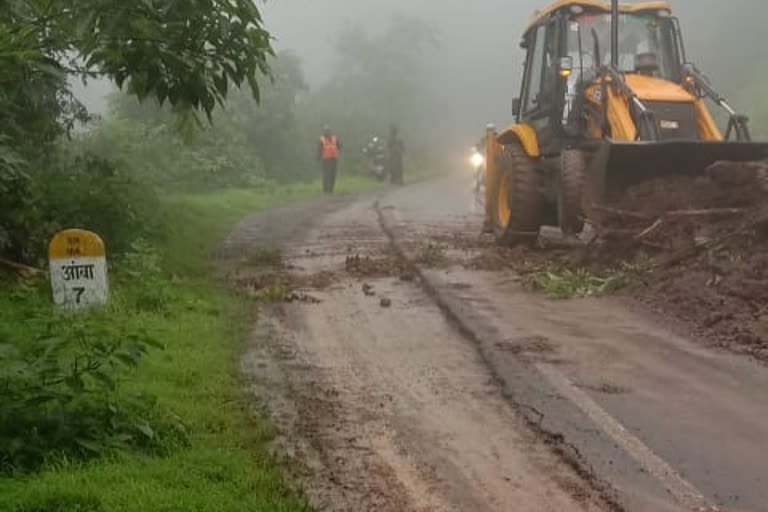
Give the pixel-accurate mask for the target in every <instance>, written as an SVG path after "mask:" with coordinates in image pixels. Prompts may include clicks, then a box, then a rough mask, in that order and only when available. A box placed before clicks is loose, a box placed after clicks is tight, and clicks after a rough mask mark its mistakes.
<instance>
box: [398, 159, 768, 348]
mask: <svg viewBox="0 0 768 512" xmlns="http://www.w3.org/2000/svg"><path fill="white" fill-rule="evenodd" d="M592 219H593V221H594V223H593V228H594V231H595V234H596V238H595V239H594V240H593V242H592V243H590V244H589V245H587V246H582V247H577V248H554V249H546V250H542V249H538V248H535V247H530V246H518V247H514V248H504V247H498V246H495V244H494V243H493V237H492V236H490V235H487V236H479V235H477V233H476V229H477V227H476V226H475V232H471V231H467V230H466V229H464V227H463V226H456V227H455V228H454V229H453V232H451V228H450V227H447V226H445V225H444V226H443V230H442V232H440V231H439V230H438V229H435V228H433V229H432V230H431V233H424V234H423V235H424V236H422V233H419V234H417V235H416V236H413V235H412V237H413V239H412V240H411V241H410V244H411V246H412V248H411V249H410V252H411V254H417V251H418V249H416V248H413V247H421V248H422V249H421V250H423V247H425V246H428V245H429V244H440V243H442V244H445V245H446V246H448V247H450V248H451V249H452V250H451V251H450V253H451V254H452V255H454V258H453V259H452V260H451V263H453V264H455V265H459V266H461V267H463V268H465V269H469V270H479V271H500V270H511V271H513V272H515V273H516V274H518V275H520V276H521V279H523V280H524V281H525V280H526V279H527V278H530V279H528V280H527V281H526V282H528V283H529V284H530V285H531V286H533V287H538V286H539V284H538V283H537V278H538V277H539V276H540V275H542V273H543V274H544V275H545V276H546V274H550V277H552V276H556V277H558V278H559V277H561V278H562V279H563V280H566V281H574V282H573V283H572V287H571V289H568V290H565V291H563V293H562V297H561V298H565V297H567V296H569V294H573V296H580V295H579V293H583V294H584V296H590V295H591V294H593V293H602V292H604V291H610V292H618V290H619V289H621V290H620V292H618V293H621V294H622V295H624V296H629V297H631V298H633V299H634V300H636V301H639V302H640V303H642V304H644V305H645V306H646V307H648V308H650V309H652V310H653V311H655V312H658V313H661V314H663V315H665V316H668V317H670V318H672V319H674V320H682V321H683V322H684V323H685V324H687V325H688V326H689V327H690V328H691V329H693V331H694V333H695V334H696V336H697V338H699V339H702V340H705V341H707V342H708V343H710V344H712V345H715V346H717V347H721V348H725V349H728V350H731V351H735V352H738V353H744V354H748V355H751V356H754V357H755V358H757V359H759V360H762V361H766V362H768V163H752V164H734V163H728V162H721V163H718V164H715V165H713V166H712V167H710V168H709V169H708V170H707V174H706V175H705V176H700V177H695V178H694V177H687V176H672V177H666V178H661V179H656V180H652V181H648V182H644V183H641V184H639V185H636V186H633V187H631V188H629V189H628V190H627V191H626V193H625V194H623V195H622V196H621V197H620V198H618V199H616V200H614V201H611V202H610V203H609V204H607V205H601V206H598V207H595V208H594V210H593V212H592ZM456 254H460V256H459V257H455V255H456ZM579 280H581V281H583V282H584V283H583V286H582V284H580V283H577V282H575V281H579ZM580 286H582V287H581V288H580ZM583 287H588V288H589V289H584V288H583ZM556 295H557V294H556Z"/></svg>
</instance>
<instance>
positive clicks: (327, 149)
mask: <svg viewBox="0 0 768 512" xmlns="http://www.w3.org/2000/svg"><path fill="white" fill-rule="evenodd" d="M320 143H321V144H322V145H323V160H338V159H339V143H338V141H337V139H336V136H334V135H332V136H331V137H325V136H322V137H320Z"/></svg>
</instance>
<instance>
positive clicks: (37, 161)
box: [0, 0, 272, 263]
mask: <svg viewBox="0 0 768 512" xmlns="http://www.w3.org/2000/svg"><path fill="white" fill-rule="evenodd" d="M271 54H272V49H271V47H270V41H269V34H268V33H267V32H266V31H265V30H264V29H263V28H262V23H261V18H260V14H259V10H258V9H257V7H256V6H255V4H254V3H253V2H251V1H250V0H208V1H206V2H198V1H195V0H147V1H142V2H124V1H122V0H55V1H49V0H0V194H2V201H1V202H0V254H2V256H4V257H7V258H11V259H18V260H22V261H25V262H33V263H34V262H36V260H39V259H41V258H42V256H43V251H42V250H41V248H42V246H43V239H44V238H45V237H46V236H48V235H49V234H50V231H51V230H52V229H53V227H54V225H64V224H67V225H68V227H70V226H72V225H76V224H73V223H81V225H83V227H87V226H85V225H88V226H93V227H94V228H98V229H99V230H100V232H101V233H102V234H105V235H106V236H107V237H108V238H111V239H112V240H111V241H116V242H117V246H113V247H112V248H113V249H115V250H119V248H120V247H119V246H120V245H121V244H122V245H123V246H124V245H125V243H126V240H129V239H131V238H132V237H135V236H137V235H138V234H139V233H140V231H139V232H136V233H134V235H133V236H127V235H126V234H125V233H124V231H130V230H133V229H134V228H135V227H136V226H137V225H139V224H141V223H142V222H144V221H145V220H146V219H142V218H141V217H142V216H143V215H144V214H143V213H141V212H142V211H145V212H151V211H152V209H151V207H149V205H147V204H146V202H145V201H143V200H142V198H143V197H146V196H147V194H146V189H144V188H142V187H141V186H138V185H137V183H136V182H133V183H132V182H131V181H132V180H135V179H139V177H138V176H137V175H134V174H131V173H130V172H127V173H122V174H121V173H119V172H117V169H118V167H115V166H112V165H108V164H106V162H100V161H99V160H100V159H99V158H93V157H86V156H83V157H81V159H80V160H79V161H76V162H70V161H66V160H67V157H64V158H63V160H65V161H64V162H62V158H59V156H58V155H57V153H58V152H59V150H60V148H59V146H58V145H57V144H58V143H59V142H60V140H61V138H62V136H63V135H71V134H72V133H73V130H74V129H75V128H77V127H80V126H82V125H83V124H85V123H86V122H88V121H89V119H90V118H89V115H88V112H87V111H86V109H85V108H84V107H83V105H81V104H80V103H79V102H78V101H77V100H76V99H75V98H74V96H73V95H72V93H71V90H70V83H71V81H72V80H73V79H76V78H80V79H82V80H83V81H86V80H87V79H89V78H92V77H105V78H108V79H112V80H113V81H114V82H115V83H117V85H118V86H119V87H121V88H123V89H124V90H125V91H127V92H128V93H129V94H131V95H133V96H135V97H137V98H139V99H141V100H144V99H147V98H153V99H154V100H156V101H157V102H158V103H159V104H161V105H162V104H164V103H166V102H167V103H169V104H170V105H171V106H172V107H173V108H174V109H176V110H178V111H186V112H190V111H191V110H201V111H203V112H205V114H206V115H207V116H208V117H209V118H210V117H211V115H212V112H213V110H214V107H215V106H216V105H217V104H223V102H224V99H225V98H226V96H227V94H229V93H230V92H231V91H232V90H233V88H236V87H240V86H243V87H245V86H246V85H248V86H249V88H250V90H251V93H252V94H251V95H250V97H249V98H250V100H251V101H253V98H254V97H257V98H258V95H259V87H258V83H257V77H259V76H263V75H265V74H268V64H267V59H268V57H269V56H270V55H271ZM189 115H191V114H188V116H189ZM118 146H119V144H118ZM112 149H114V147H113V148H112ZM166 150H167V148H166ZM137 154H140V153H136V154H134V155H133V156H134V157H135V156H136V155H137ZM194 157H195V158H198V159H201V160H203V162H201V163H200V167H204V168H206V169H209V170H211V172H212V173H213V174H214V175H219V174H226V173H227V172H228V169H229V168H231V167H235V166H234V165H231V164H230V162H228V161H226V160H224V159H222V158H221V157H220V156H219V157H217V158H213V159H208V158H207V154H206V153H205V152H199V153H196V154H195V155H194ZM106 159H107V156H106V155H104V154H102V155H101V160H106ZM119 168H120V169H121V170H122V171H130V170H131V168H130V167H128V166H123V167H119ZM145 174H147V173H145ZM128 176H130V178H128ZM88 180H92V181H88ZM150 196H151V194H150ZM116 199H117V200H118V202H119V206H120V207H121V208H122V210H121V214H120V215H117V214H116V212H117V211H118V210H117V208H111V209H110V208H107V210H106V215H102V213H101V212H102V208H103V207H109V206H110V205H113V204H115V206H117V205H116V203H115V200H116ZM113 231H114V232H113Z"/></svg>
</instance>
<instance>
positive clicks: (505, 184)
mask: <svg viewBox="0 0 768 512" xmlns="http://www.w3.org/2000/svg"><path fill="white" fill-rule="evenodd" d="M539 180H540V177H539V171H538V170H537V169H536V161H535V160H534V159H532V158H531V157H529V156H528V155H527V154H526V153H525V151H524V150H523V148H522V146H521V145H520V144H519V143H516V144H508V145H505V146H504V148H503V149H502V152H501V156H500V157H499V170H498V176H497V179H496V183H495V187H494V188H495V193H494V205H493V210H492V211H493V224H494V226H493V227H494V234H495V235H496V239H497V240H498V241H499V243H500V244H502V245H508V246H511V245H515V244H517V243H520V242H521V241H524V240H531V239H535V238H536V234H538V231H539V228H540V227H541V204H542V201H541V195H540V192H539ZM532 235H533V236H532Z"/></svg>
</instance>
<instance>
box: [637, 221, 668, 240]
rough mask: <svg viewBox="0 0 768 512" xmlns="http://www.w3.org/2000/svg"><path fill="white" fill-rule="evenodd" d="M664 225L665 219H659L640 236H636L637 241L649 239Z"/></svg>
mask: <svg viewBox="0 0 768 512" xmlns="http://www.w3.org/2000/svg"><path fill="white" fill-rule="evenodd" d="M663 224H664V217H661V218H660V219H657V220H656V222H654V223H653V224H651V225H650V226H648V227H647V228H645V229H644V230H643V231H642V232H640V234H638V235H637V236H635V240H642V239H643V238H645V237H647V236H648V235H650V234H651V233H653V232H654V231H656V230H657V229H659V228H660V227H661V226H662V225H663Z"/></svg>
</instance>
